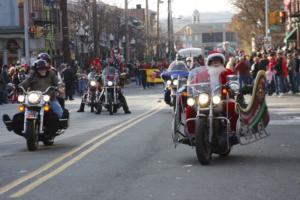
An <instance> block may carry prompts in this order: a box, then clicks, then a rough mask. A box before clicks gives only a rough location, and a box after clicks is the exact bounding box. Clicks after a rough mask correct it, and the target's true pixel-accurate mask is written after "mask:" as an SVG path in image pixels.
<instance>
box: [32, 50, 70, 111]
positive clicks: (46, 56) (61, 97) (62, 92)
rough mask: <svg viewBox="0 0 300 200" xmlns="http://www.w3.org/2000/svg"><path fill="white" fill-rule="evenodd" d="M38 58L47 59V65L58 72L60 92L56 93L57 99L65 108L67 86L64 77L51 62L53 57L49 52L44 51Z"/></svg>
mask: <svg viewBox="0 0 300 200" xmlns="http://www.w3.org/2000/svg"><path fill="white" fill-rule="evenodd" d="M37 59H42V60H45V61H46V63H47V67H48V68H49V69H50V70H52V71H54V73H55V74H56V76H57V78H58V81H59V86H58V93H57V95H56V99H57V101H58V102H59V104H60V106H61V107H62V109H64V108H65V99H64V96H65V86H64V83H63V81H62V77H61V74H60V72H59V71H58V70H57V69H56V68H55V67H53V65H52V64H51V57H50V56H49V54H47V53H45V52H42V53H40V54H39V55H38V57H37Z"/></svg>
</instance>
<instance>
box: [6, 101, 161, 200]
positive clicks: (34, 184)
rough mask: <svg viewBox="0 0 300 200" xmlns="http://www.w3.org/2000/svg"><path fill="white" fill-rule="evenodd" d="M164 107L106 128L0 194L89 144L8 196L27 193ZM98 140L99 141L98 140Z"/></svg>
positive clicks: (16, 181)
mask: <svg viewBox="0 0 300 200" xmlns="http://www.w3.org/2000/svg"><path fill="white" fill-rule="evenodd" d="M163 107H164V105H162V104H159V105H157V106H155V107H154V108H153V109H151V110H149V111H148V112H146V113H143V114H141V115H139V116H137V117H135V118H132V119H130V120H128V121H126V122H123V123H121V124H120V125H118V126H115V127H114V128H111V129H109V130H107V131H106V132H104V133H102V134H101V135H98V136H96V137H94V138H92V139H90V140H88V141H86V142H85V143H83V144H81V145H80V146H78V147H76V148H74V149H72V150H70V151H68V152H66V153H64V154H63V155H61V156H60V157H58V158H56V159H54V160H52V161H50V162H49V163H47V164H45V165H44V166H42V167H40V168H38V169H37V170H35V171H33V172H31V173H29V174H27V175H25V176H23V177H21V178H19V179H17V180H15V181H13V182H11V183H9V184H7V185H5V186H3V187H1V188H0V195H2V194H4V193H6V192H8V191H9V190H11V189H13V188H15V187H17V186H18V185H20V184H22V183H24V182H26V181H28V180H30V179H32V178H34V177H36V176H38V175H39V174H41V173H43V172H45V171H47V170H48V169H50V168H51V167H53V166H54V165H56V164H58V163H59V162H61V161H63V160H65V159H66V158H68V157H70V156H72V155H73V154H75V153H77V152H79V151H81V150H82V149H84V148H86V147H87V146H89V145H91V146H90V147H88V148H87V149H86V150H84V151H82V152H81V153H79V154H78V155H77V156H75V157H74V158H72V159H71V160H68V161H67V162H65V163H64V164H62V165H61V166H59V167H57V168H56V169H54V170H53V171H51V172H49V173H48V174H46V175H44V176H42V177H40V178H38V179H37V180H35V181H33V182H31V183H30V184H28V185H27V186H25V187H23V188H22V189H20V190H19V191H17V192H16V193H14V194H12V195H11V196H10V197H12V198H18V197H21V196H23V195H24V194H26V193H28V192H29V191H31V190H33V189H35V188H36V187H38V186H39V185H40V184H42V183H44V182H45V181H47V180H49V179H51V178H52V177H54V176H56V175H58V174H59V173H61V172H63V171H64V170H65V169H67V168H68V167H70V166H71V165H73V164H74V163H76V162H78V161H79V160H81V159H82V158H83V157H85V156H86V155H88V154H89V153H91V152H92V151H94V150H95V149H97V148H98V147H99V146H101V145H102V144H104V143H105V142H107V141H108V140H110V139H112V138H113V137H115V136H117V135H119V134H120V133H122V132H123V131H125V130H126V129H128V128H130V127H132V126H134V125H136V124H138V123H140V122H141V121H143V120H144V119H146V118H148V117H150V116H152V115H154V114H156V113H157V112H159V111H160V110H161V109H162V108H163ZM98 140H99V141H98ZM93 143H94V144H93Z"/></svg>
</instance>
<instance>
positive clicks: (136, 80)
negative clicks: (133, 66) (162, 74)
mask: <svg viewBox="0 0 300 200" xmlns="http://www.w3.org/2000/svg"><path fill="white" fill-rule="evenodd" d="M135 84H136V85H141V84H142V81H141V75H140V74H136V75H135Z"/></svg>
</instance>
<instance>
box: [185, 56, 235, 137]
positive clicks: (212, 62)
mask: <svg viewBox="0 0 300 200" xmlns="http://www.w3.org/2000/svg"><path fill="white" fill-rule="evenodd" d="M224 65H225V57H224V55H223V54H222V53H219V52H213V53H211V54H210V55H209V56H208V57H207V61H206V66H207V69H208V74H209V76H210V84H211V89H212V90H213V89H214V88H216V86H218V85H220V84H222V85H225V84H226V83H227V77H228V76H229V75H233V72H232V71H231V70H230V69H226V68H225V67H224ZM223 91H225V93H223ZM229 96H232V95H229ZM226 97H227V93H226V90H222V99H225V98H226ZM227 103H228V105H227ZM223 104H224V106H223V113H224V116H227V112H228V116H229V120H230V122H231V131H233V132H234V131H235V130H236V122H237V119H238V115H237V113H236V112H235V101H234V99H230V100H229V102H226V101H224V103H223ZM227 108H228V110H227ZM195 117H196V111H195V110H194V108H192V107H189V106H187V107H186V118H187V119H188V118H195ZM187 127H188V131H189V132H190V133H191V134H193V133H194V132H195V122H194V121H189V122H188V123H187Z"/></svg>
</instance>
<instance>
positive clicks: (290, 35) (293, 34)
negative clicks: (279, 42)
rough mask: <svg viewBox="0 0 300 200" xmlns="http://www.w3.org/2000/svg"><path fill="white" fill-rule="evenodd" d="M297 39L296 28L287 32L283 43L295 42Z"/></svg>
mask: <svg viewBox="0 0 300 200" xmlns="http://www.w3.org/2000/svg"><path fill="white" fill-rule="evenodd" d="M296 39H297V28H294V29H293V30H292V31H291V32H289V33H288V34H287V35H286V36H285V38H284V40H283V41H284V43H288V41H290V40H296Z"/></svg>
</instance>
